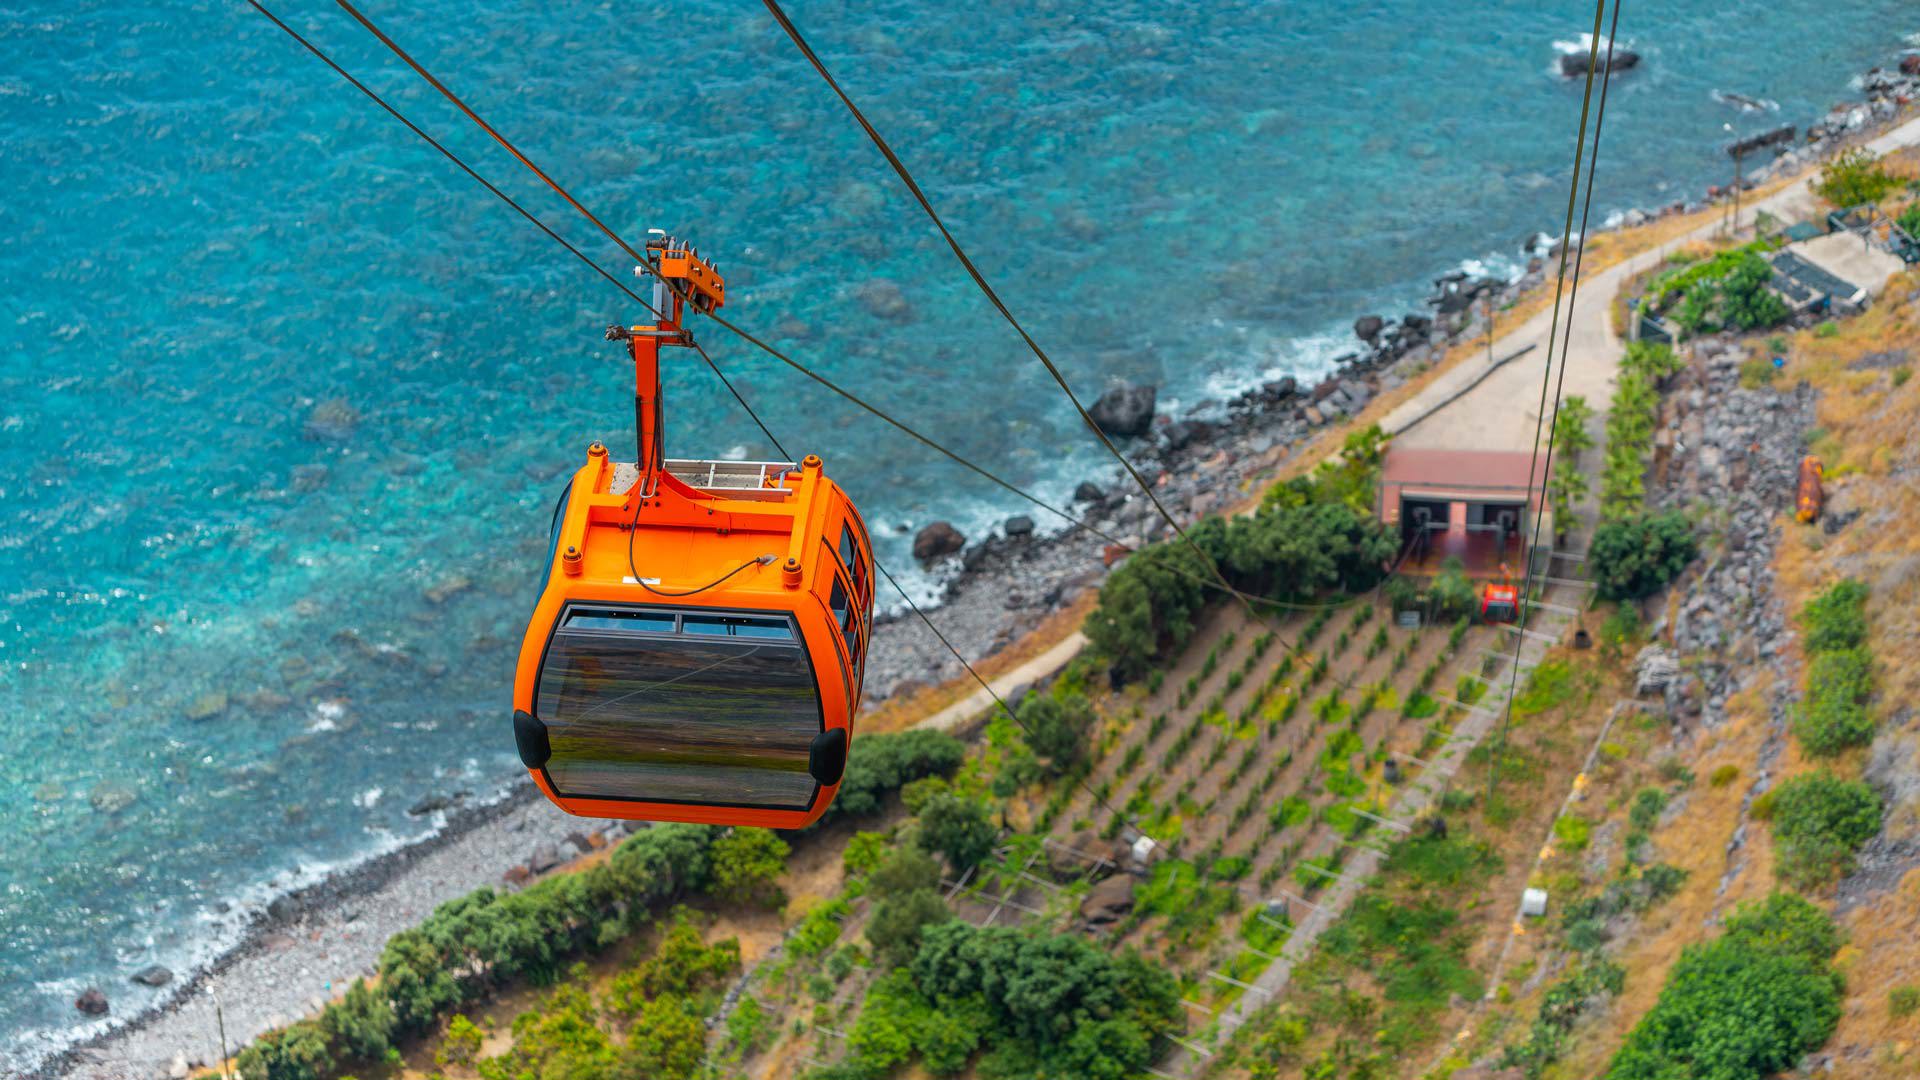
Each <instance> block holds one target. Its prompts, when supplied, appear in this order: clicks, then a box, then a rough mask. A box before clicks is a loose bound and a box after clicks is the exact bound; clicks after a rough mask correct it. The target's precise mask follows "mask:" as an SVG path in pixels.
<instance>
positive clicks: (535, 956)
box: [238, 825, 744, 1080]
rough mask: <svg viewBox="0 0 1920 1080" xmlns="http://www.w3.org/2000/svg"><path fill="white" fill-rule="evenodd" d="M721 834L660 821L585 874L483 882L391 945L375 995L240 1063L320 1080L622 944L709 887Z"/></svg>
mask: <svg viewBox="0 0 1920 1080" xmlns="http://www.w3.org/2000/svg"><path fill="white" fill-rule="evenodd" d="M743 831H744V830H743ZM725 832H726V830H721V829H716V828H712V827H709V826H704V825H660V826H656V827H654V828H651V829H648V830H646V831H645V832H641V833H638V834H636V835H634V836H632V837H629V838H628V839H627V840H626V842H625V843H623V844H621V845H620V846H619V847H618V848H616V849H614V851H613V854H612V855H611V856H610V857H609V858H608V859H607V860H606V861H605V862H603V863H600V864H598V865H595V866H593V867H590V868H588V869H586V870H583V871H581V872H579V873H575V874H562V875H559V876H556V877H550V878H545V879H543V880H541V881H538V882H535V883H534V884H533V885H531V886H528V887H527V888H526V889H524V890H522V891H520V892H516V893H500V892H496V891H495V890H493V889H491V888H480V889H475V890H474V891H473V892H471V893H468V894H467V895H466V896H463V897H460V898H459V899H457V900H450V901H448V902H447V903H444V904H442V905H440V906H439V907H438V908H436V909H435V910H434V913H433V914H432V915H431V916H429V917H428V918H427V920H426V921H425V922H423V923H421V924H420V925H419V926H417V927H415V928H413V929H411V930H403V931H401V932H400V933H398V934H395V935H394V936H393V937H392V938H391V939H389V940H388V942H387V945H386V948H385V949H384V950H383V951H382V952H381V954H380V984H379V988H378V989H377V990H375V989H371V988H369V987H368V986H367V985H366V984H365V983H364V982H363V981H359V980H356V981H355V983H354V985H353V986H352V987H351V988H350V989H349V990H348V991H347V994H346V996H345V998H343V999H342V1000H341V1001H339V1002H336V1003H334V1004H331V1005H328V1006H327V1007H326V1008H325V1009H323V1010H322V1011H321V1013H320V1015H319V1016H318V1017H316V1018H314V1019H312V1020H302V1021H300V1022H298V1023H295V1024H292V1025H289V1026H288V1027H286V1028H283V1029H281V1030H279V1031H271V1032H268V1033H266V1034H265V1035H262V1036H260V1038H258V1039H256V1040H255V1041H254V1042H253V1044H252V1045H250V1046H248V1047H247V1048H246V1049H245V1050H243V1051H241V1053H240V1058H239V1062H238V1064H239V1068H240V1070H241V1072H243V1073H245V1074H246V1075H247V1076H249V1077H253V1078H255V1080H317V1078H319V1077H322V1076H326V1075H328V1074H330V1073H331V1072H332V1071H333V1070H334V1069H335V1068H336V1067H337V1066H340V1065H345V1064H348V1063H351V1062H356V1061H357V1062H378V1061H380V1060H381V1059H382V1058H383V1057H385V1056H386V1055H387V1053H388V1050H389V1048H390V1046H391V1045H392V1042H391V1040H392V1038H393V1037H394V1035H395V1034H397V1033H402V1032H418V1031H424V1030H426V1029H427V1028H429V1027H431V1026H432V1025H433V1023H434V1022H435V1021H437V1020H438V1019H439V1018H440V1017H441V1016H442V1015H443V1014H445V1013H446V1012H448V1011H450V1010H452V1009H453V1008H455V1007H457V1006H459V1005H461V1004H462V1003H464V1002H467V1001H471V1000H473V999H474V998H476V997H478V996H480V995H481V994H483V993H486V992H487V991H488V990H490V989H491V988H493V987H494V986H497V985H498V984H500V983H501V982H503V981H505V980H507V979H510V978H515V977H539V978H551V977H552V976H554V975H555V974H556V973H558V972H559V971H560V970H561V964H562V962H563V961H565V960H566V959H567V958H568V957H570V956H572V955H573V954H575V953H577V952H579V951H581V950H582V949H585V948H591V947H596V946H602V945H606V944H608V943H610V942H612V941H614V940H617V939H618V938H620V937H622V936H624V935H625V934H627V933H629V932H631V931H633V930H635V929H637V928H638V927H639V926H641V925H643V924H644V923H645V922H646V920H647V919H648V918H650V917H651V915H652V913H653V911H654V910H656V909H657V908H659V907H661V906H664V905H666V904H668V903H670V902H672V901H674V900H676V899H678V898H680V897H682V896H685V895H689V894H693V893H699V892H703V891H705V890H707V889H708V888H709V887H710V886H711V885H712V884H713V882H714V865H713V860H712V858H711V856H712V853H713V847H714V844H715V841H716V840H718V839H719V838H720V837H721V836H722V835H723V833H725Z"/></svg>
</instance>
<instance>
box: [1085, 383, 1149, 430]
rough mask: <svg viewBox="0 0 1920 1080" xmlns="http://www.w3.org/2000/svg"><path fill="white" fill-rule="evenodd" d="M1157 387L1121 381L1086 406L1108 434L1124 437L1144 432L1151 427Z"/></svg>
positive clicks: (1095, 420)
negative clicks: (1089, 406)
mask: <svg viewBox="0 0 1920 1080" xmlns="http://www.w3.org/2000/svg"><path fill="white" fill-rule="evenodd" d="M1159 398H1160V391H1159V389H1158V388H1157V387H1152V386H1134V385H1133V384H1131V383H1122V384H1121V385H1119V386H1116V387H1114V388H1113V389H1111V390H1109V391H1107V392H1106V393H1104V394H1101V395H1100V400H1098V401H1096V402H1094V403H1093V408H1091V409H1089V410H1087V411H1088V412H1089V413H1091V414H1092V415H1093V422H1094V423H1096V424H1098V425H1100V430H1101V431H1104V432H1106V433H1107V434H1108V435H1112V436H1115V437H1120V438H1125V437H1129V436H1138V435H1145V434H1146V433H1147V432H1148V431H1149V430H1151V429H1152V427H1153V410H1154V405H1155V403H1156V402H1158V401H1159Z"/></svg>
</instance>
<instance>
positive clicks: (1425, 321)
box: [1400, 315, 1433, 337]
mask: <svg viewBox="0 0 1920 1080" xmlns="http://www.w3.org/2000/svg"><path fill="white" fill-rule="evenodd" d="M1400 327H1401V329H1403V330H1405V331H1406V332H1407V333H1409V334H1413V335H1417V336H1419V337H1425V336H1426V335H1427V331H1429V330H1431V329H1433V320H1432V319H1429V318H1427V317H1426V316H1425V315H1409V316H1407V317H1406V318H1404V319H1402V320H1400Z"/></svg>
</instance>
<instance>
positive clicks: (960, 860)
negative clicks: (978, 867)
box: [920, 792, 1000, 869]
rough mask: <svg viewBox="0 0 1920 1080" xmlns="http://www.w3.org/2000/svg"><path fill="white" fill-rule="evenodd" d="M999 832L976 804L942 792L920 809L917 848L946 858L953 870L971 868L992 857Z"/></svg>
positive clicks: (985, 809) (982, 809) (983, 807)
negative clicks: (918, 842) (918, 844)
mask: <svg viewBox="0 0 1920 1080" xmlns="http://www.w3.org/2000/svg"><path fill="white" fill-rule="evenodd" d="M999 837H1000V832H999V830H998V829H996V828H994V827H993V822H992V821H991V820H989V819H988V817H987V808H986V807H985V806H983V805H981V804H980V803H979V802H977V801H975V800H973V799H969V798H966V797H964V796H961V795H955V794H953V793H952V792H942V793H940V794H938V795H935V796H934V797H933V798H932V799H929V800H928V801H927V803H926V805H925V806H923V807H921V809H920V846H921V847H922V848H924V849H926V850H928V851H934V852H938V853H940V854H942V855H945V856H946V857H947V861H948V862H949V863H950V864H952V865H953V867H954V868H955V869H963V868H965V867H969V866H973V865H975V864H976V863H979V862H981V861H983V860H984V859H986V857H987V856H989V855H991V854H993V846H994V843H995V842H996V841H997V840H998V839H999Z"/></svg>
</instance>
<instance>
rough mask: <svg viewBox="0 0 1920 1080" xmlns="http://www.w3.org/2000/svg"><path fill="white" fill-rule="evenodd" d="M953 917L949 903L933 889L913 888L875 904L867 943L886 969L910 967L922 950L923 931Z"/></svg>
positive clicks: (868, 927)
mask: <svg viewBox="0 0 1920 1080" xmlns="http://www.w3.org/2000/svg"><path fill="white" fill-rule="evenodd" d="M952 918H953V912H952V911H950V910H948V908H947V905H946V901H944V900H942V899H940V894H939V893H937V892H935V891H934V890H932V889H930V888H925V887H922V888H917V889H911V890H908V891H907V892H904V893H899V894H896V895H893V896H888V897H885V898H883V899H881V900H880V901H878V902H877V903H876V904H875V905H874V909H873V918H872V919H870V920H868V922H867V943H868V944H869V945H871V946H873V958H874V959H875V960H876V961H878V962H879V963H880V966H881V967H882V968H897V967H902V966H904V965H906V964H907V963H908V962H910V961H911V960H912V959H913V956H914V953H916V952H918V951H919V949H920V932H921V930H922V929H923V928H925V927H928V926H938V925H939V924H941V923H943V922H946V921H948V920H950V919H952Z"/></svg>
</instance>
